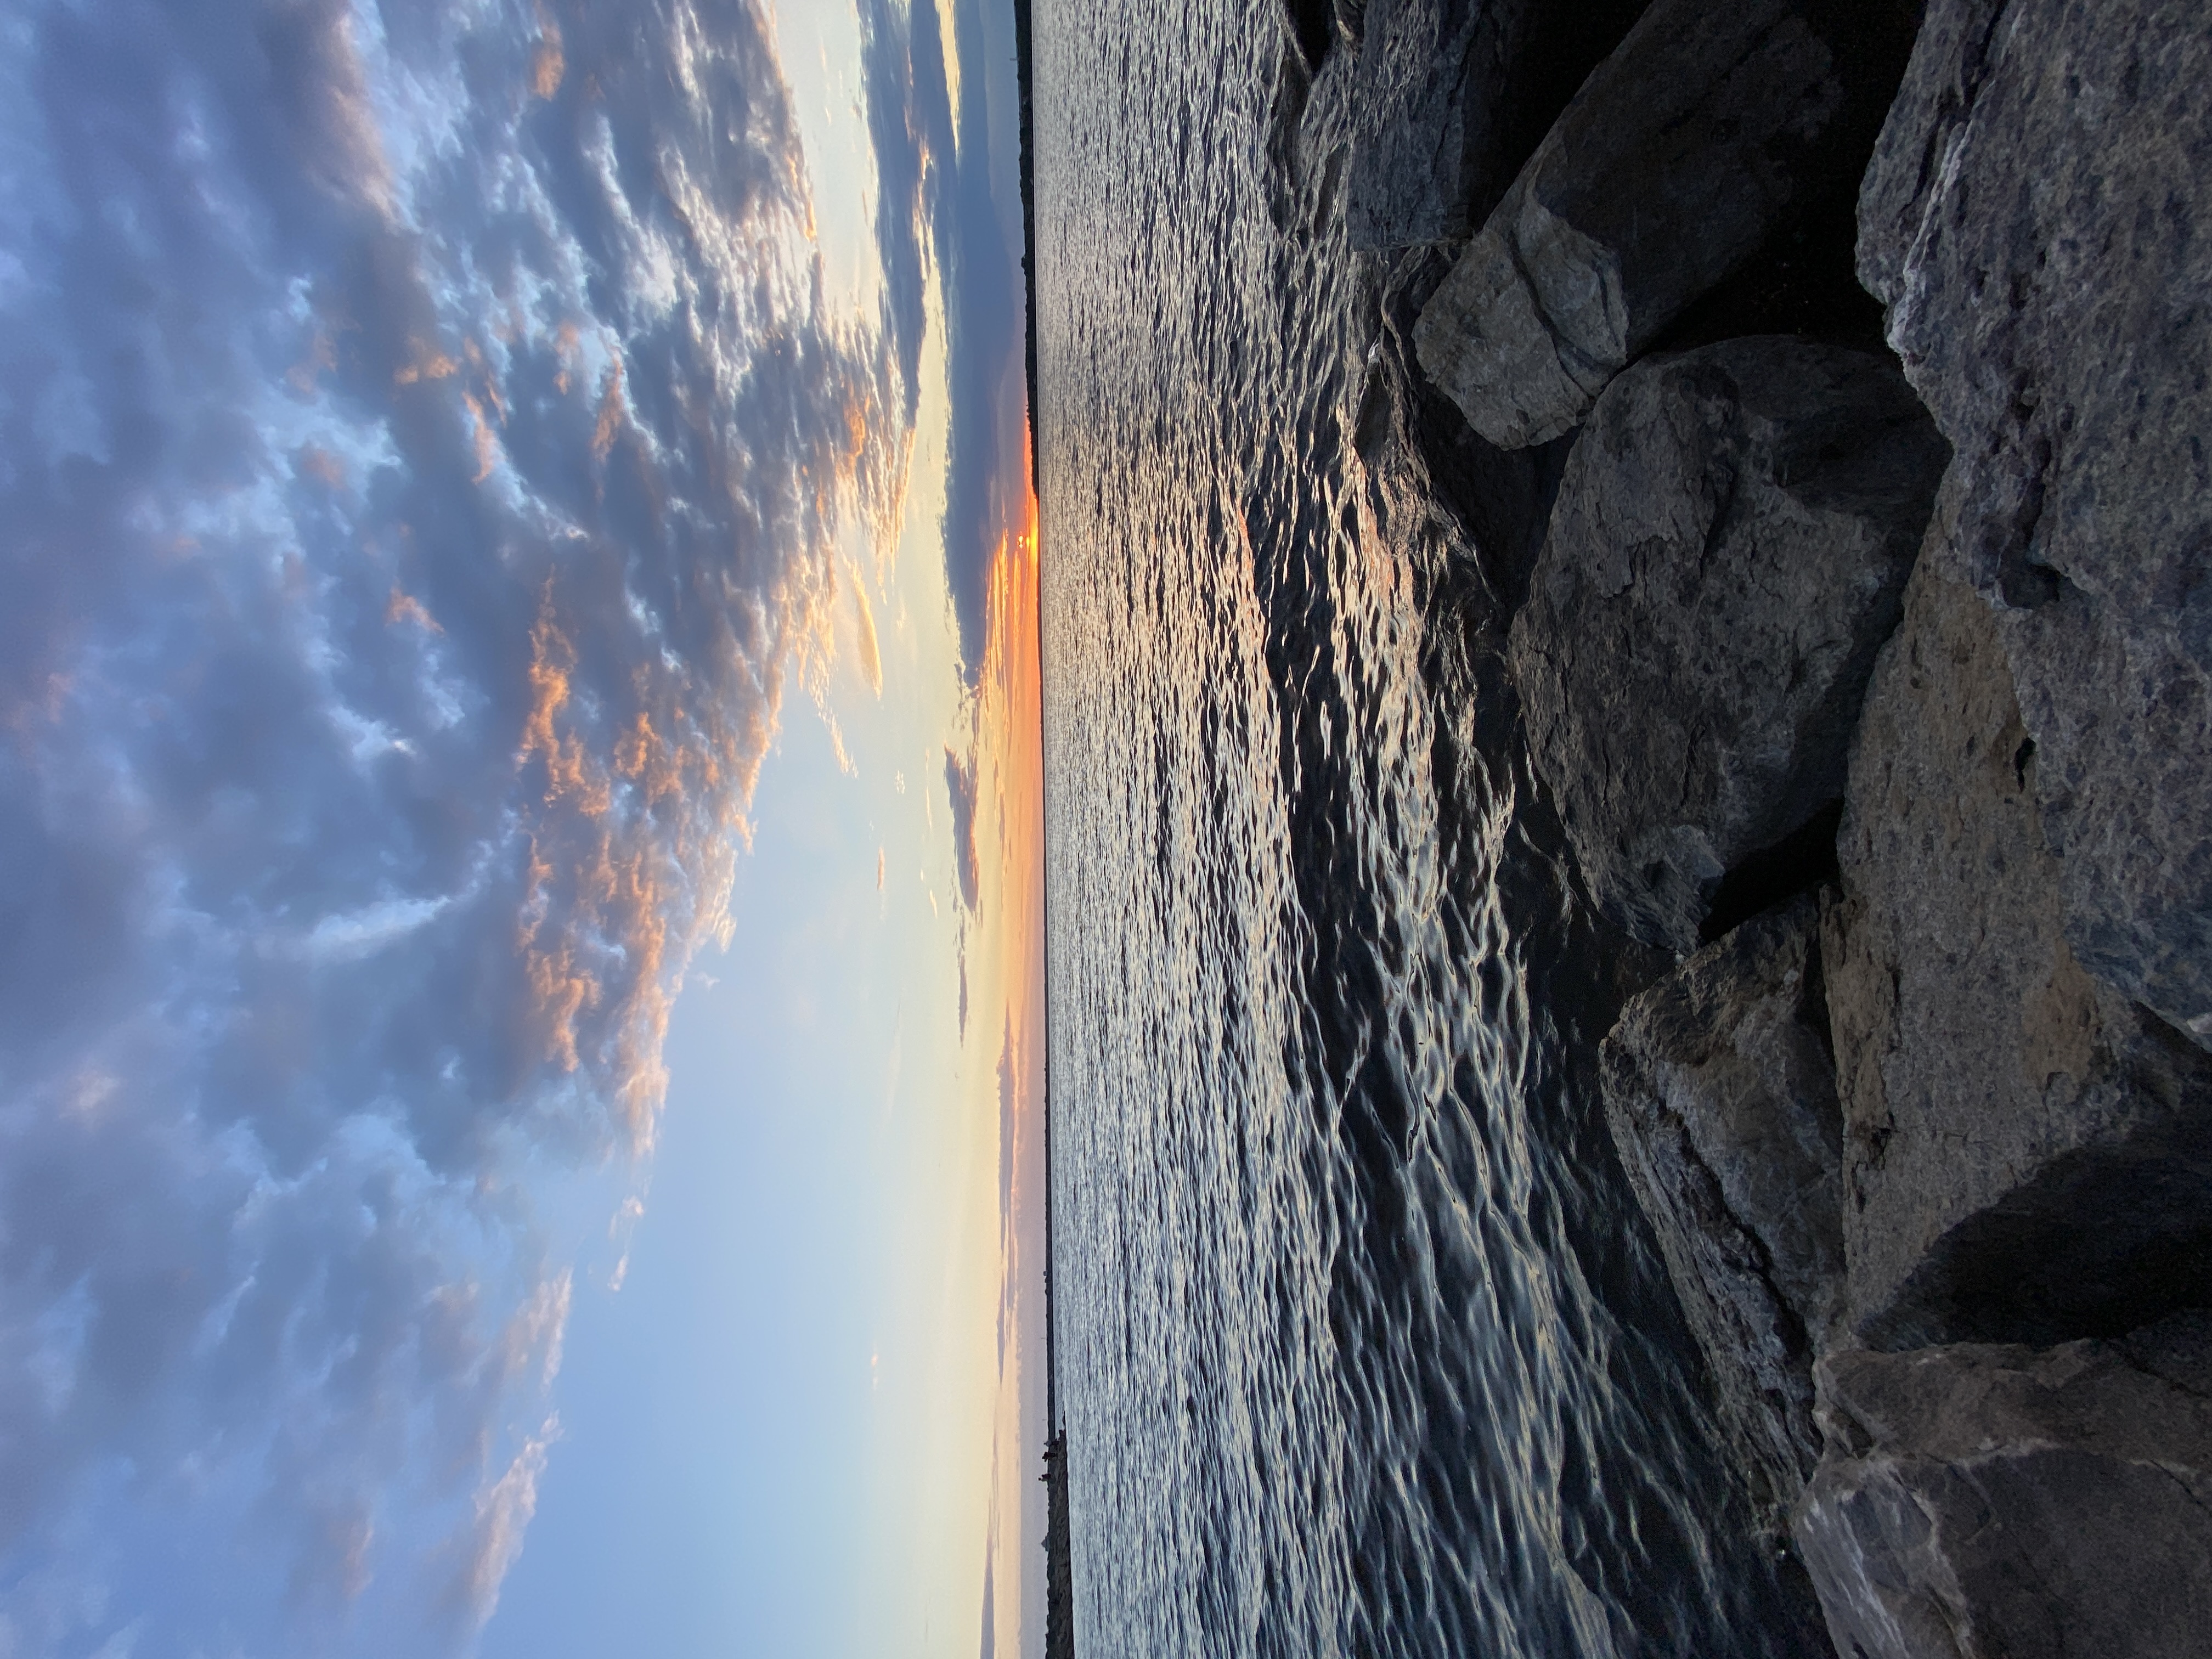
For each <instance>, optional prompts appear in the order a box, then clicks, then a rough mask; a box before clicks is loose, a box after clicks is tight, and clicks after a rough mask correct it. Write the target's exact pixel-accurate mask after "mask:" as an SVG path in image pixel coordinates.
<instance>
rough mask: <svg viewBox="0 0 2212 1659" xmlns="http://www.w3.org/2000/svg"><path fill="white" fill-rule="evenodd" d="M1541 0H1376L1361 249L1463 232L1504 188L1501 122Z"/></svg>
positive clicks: (1369, 46) (1364, 32)
mask: <svg viewBox="0 0 2212 1659" xmlns="http://www.w3.org/2000/svg"><path fill="white" fill-rule="evenodd" d="M1533 11H1534V5H1533V4H1532V3H1531V0H1368V4H1367V6H1366V9H1365V15H1364V21H1363V22H1362V25H1361V33H1360V42H1359V62H1358V66H1357V67H1356V69H1355V70H1353V72H1352V86H1353V93H1352V123H1353V125H1352V155H1351V161H1350V164H1349V166H1348V167H1347V168H1346V176H1345V199H1344V222H1345V228H1346V231H1347V232H1348V234H1350V236H1351V238H1352V246H1354V247H1356V248H1365V249H1378V248H1395V247H1405V246H1410V245H1412V244H1414V243H1417V242H1434V241H1441V240H1443V239H1445V238H1447V237H1454V236H1464V235H1466V234H1467V233H1468V228H1469V227H1470V223H1471V222H1480V216H1481V215H1483V214H1486V213H1487V212H1489V210H1491V208H1492V206H1493V205H1495V204H1496V203H1497V200H1498V196H1499V195H1500V194H1501V193H1502V192H1503V191H1504V186H1505V183H1506V180H1505V179H1503V178H1500V177H1498V172H1499V170H1500V168H1501V167H1508V166H1510V164H1507V163H1504V161H1503V158H1502V157H1501V155H1500V154H1499V148H1500V147H1499V143H1498V125H1499V121H1500V118H1501V117H1502V115H1503V113H1504V110H1505V108H1506V103H1507V98H1508V95H1509V93H1510V85H1511V71H1512V70H1513V68H1514V63H1515V59H1516V56H1517V52H1516V48H1517V47H1518V46H1519V45H1520V42H1521V39H1522V35H1523V34H1524V33H1526V32H1527V29H1528V22H1529V16H1530V14H1531V13H1532V12H1533Z"/></svg>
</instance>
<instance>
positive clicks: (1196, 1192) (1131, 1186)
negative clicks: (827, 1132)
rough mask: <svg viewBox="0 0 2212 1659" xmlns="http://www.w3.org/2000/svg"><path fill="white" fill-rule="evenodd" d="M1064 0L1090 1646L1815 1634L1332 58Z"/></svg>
mask: <svg viewBox="0 0 2212 1659" xmlns="http://www.w3.org/2000/svg"><path fill="white" fill-rule="evenodd" d="M1038 10H1039V14H1040V15H1039V16H1038V18H1037V45H1036V103H1037V133H1036V155H1037V191H1038V200H1039V204H1040V212H1039V218H1038V228H1037V240H1038V318H1039V329H1040V384H1041V396H1040V405H1041V406H1040V410H1039V441H1040V455H1041V461H1040V467H1041V494H1042V513H1043V518H1042V547H1043V557H1044V565H1043V568H1044V585H1043V597H1044V652H1045V664H1046V673H1047V676H1048V679H1047V699H1046V750H1047V767H1048V817H1047V825H1048V848H1049V865H1048V896H1049V915H1050V924H1049V927H1050V931H1049V941H1050V989H1051V997H1052V1033H1051V1089H1052V1101H1053V1111H1054V1161H1055V1164H1054V1204H1055V1229H1056V1234H1057V1243H1056V1252H1057V1259H1056V1262H1055V1273H1056V1284H1057V1288H1058V1299H1057V1313H1056V1319H1057V1322H1058V1340H1059V1352H1060V1358H1059V1367H1060V1399H1061V1402H1062V1406H1061V1409H1062V1414H1063V1416H1064V1418H1065V1420H1066V1426H1067V1430H1068V1436H1069V1443H1070V1468H1071V1471H1072V1481H1073V1536H1074V1570H1075V1582H1076V1599H1077V1608H1076V1629H1077V1636H1078V1640H1079V1650H1080V1651H1082V1652H1083V1653H1084V1654H1085V1655H1086V1656H1088V1659H1101V1656H1147V1659H1150V1656H1173V1655H1184V1654H1190V1655H1196V1654H1205V1655H1229V1654H1269V1655H1273V1654H1282V1655H1326V1654H1357V1655H1378V1656H1381V1655H1414V1654H1421V1655H1478V1654H1479V1655H1498V1656H1507V1655H1528V1656H1545V1659H1565V1656H1574V1655H1605V1654H1619V1655H1623V1656H1627V1655H1632V1654H1654V1655H1657V1654H1670V1655H1673V1654H1680V1655H1691V1654H1695V1655H1700V1656H1710V1655H1723V1654H1737V1653H1741V1654H1762V1653H1774V1654H1783V1653H1789V1652H1793V1651H1796V1644H1794V1643H1793V1642H1791V1641H1790V1640H1789V1639H1788V1638H1786V1637H1784V1635H1783V1634H1781V1633H1780V1625H1781V1616H1780V1615H1779V1613H1778V1612H1777V1610H1776V1609H1777V1607H1778V1602H1777V1601H1776V1600H1775V1595H1774V1589H1773V1581H1772V1576H1771V1575H1772V1567H1771V1564H1770V1563H1769V1562H1768V1561H1767V1560H1766V1559H1765V1558H1764V1557H1763V1556H1762V1555H1761V1554H1760V1553H1759V1552H1758V1551H1757V1550H1756V1549H1755V1548H1754V1547H1753V1546H1752V1545H1751V1544H1750V1543H1749V1542H1748V1541H1747V1527H1746V1525H1745V1522H1744V1520H1743V1517H1742V1515H1741V1512H1740V1511H1739V1510H1735V1509H1734V1508H1732V1507H1731V1505H1732V1504H1735V1501H1736V1500H1735V1498H1733V1497H1732V1496H1731V1495H1730V1493H1729V1490H1728V1489H1727V1488H1726V1487H1725V1486H1723V1483H1722V1481H1721V1480H1720V1478H1719V1476H1718V1475H1717V1472H1716V1470H1715V1468H1714V1467H1713V1465H1712V1462H1711V1455H1710V1453H1709V1451H1708V1450H1707V1447H1708V1445H1709V1438H1710V1431H1709V1429H1708V1427H1707V1425H1706V1424H1705V1419H1704V1418H1703V1416H1702V1414H1701V1409H1700V1407H1699V1405H1698V1404H1697V1401H1698V1399H1699V1383H1698V1380H1697V1376H1696V1373H1695V1371H1694V1370H1693V1369H1692V1365H1691V1364H1690V1362H1689V1361H1688V1360H1686V1358H1684V1357H1683V1356H1684V1355H1685V1353H1686V1346H1685V1339H1684V1338H1683V1336H1682V1334H1681V1330H1680V1321H1679V1315H1678V1314H1677V1313H1676V1312H1675V1311H1674V1304H1673V1302H1672V1298H1671V1297H1670V1295H1669V1294H1668V1291H1666V1290H1665V1289H1664V1285H1663V1279H1662V1275H1661V1274H1660V1273H1659V1272H1658V1270H1657V1268H1656V1262H1655V1257H1654V1255H1653V1252H1652V1251H1651V1249H1650V1246H1649V1243H1648V1241H1647V1240H1646V1239H1645V1238H1644V1236H1643V1234H1642V1231H1641V1224H1640V1222H1639V1221H1637V1220H1636V1219H1635V1218H1634V1215H1633V1211H1632V1206H1631V1204H1630V1201H1629V1200H1628V1198H1627V1196H1626V1190H1625V1188H1624V1187H1623V1186H1622V1184H1621V1182H1620V1176H1619V1174H1618V1172H1617V1170H1615V1168H1614V1166H1613V1162H1612V1155H1611V1153H1610V1151H1609V1149H1608V1148H1607V1144H1606V1141H1605V1135H1604V1131H1603V1127H1602V1124H1601V1121H1599V1119H1598V1117H1597V1115H1596V1113H1595V1104H1594V1102H1593V1101H1592V1100H1591V1098H1590V1091H1589V1085H1588V1078H1587V1072H1588V1065H1589V1060H1588V1055H1589V1046H1590V1044H1591V1042H1593V1040H1594V1038H1595V1036H1596V1035H1598V1032H1599V1030H1601V1026H1600V1027H1598V1028H1597V1029H1596V1030H1593V1029H1590V1026H1591V1023H1592V1022H1593V1021H1595V1020H1598V1019H1601V1018H1602V1015H1603V1007H1604V1002H1603V998H1602V996H1601V994H1597V993H1596V992H1595V991H1594V990H1593V989H1592V987H1593V986H1595V984H1597V982H1598V981H1600V980H1601V978H1602V972H1601V969H1602V966H1603V964H1601V963H1598V964H1595V965H1593V964H1591V963H1589V962H1587V961H1584V960H1583V957H1587V955H1588V954H1589V952H1588V950H1587V935H1586V933H1582V932H1578V931H1577V921H1576V917H1575V912H1574V910H1573V907H1572V902H1571V900H1570V898H1569V897H1568V896H1567V895H1566V894H1565V892H1564V890H1562V889H1561V887H1560V885H1559V883H1558V881H1557V880H1556V879H1555V878H1554V877H1553V873H1552V870H1553V866H1552V865H1551V864H1550V862H1549V860H1547V858H1546V856H1545V854H1544V852H1543V850H1542V849H1543V847H1544V845H1545V842H1544V838H1543V836H1542V834H1541V824H1540V823H1537V822H1536V818H1535V814H1536V812H1537V811H1539V809H1538V808H1536V807H1535V806H1534V805H1531V804H1530V803H1529V802H1528V790H1527V788H1526V786H1525V784H1524V783H1522V781H1518V778H1517V775H1516V770H1515V767H1514V764H1513V763H1511V762H1510V759H1509V758H1508V756H1509V754H1510V744H1508V743H1506V742H1504V741H1503V740H1502V739H1501V736H1500V734H1501V733H1502V732H1507V731H1510V721H1507V720H1500V719H1499V718H1498V714H1499V708H1498V696H1497V694H1496V692H1495V691H1494V690H1486V689H1485V688H1486V684H1494V683H1495V677H1494V674H1493V675H1492V676H1491V677H1490V678H1489V679H1487V680H1486V677H1485V673H1484V671H1483V668H1482V661H1483V658H1482V649H1481V646H1482V641H1483V639H1484V638H1485V637H1486V633H1485V629H1486V628H1490V627H1492V626H1493V625H1494V623H1495V621H1496V617H1497V612H1496V610H1495V607H1494V605H1492V603H1491V601H1490V599H1489V597H1488V593H1487V590H1486V588H1485V587H1484V586H1483V583H1482V581H1481V580H1480V577H1479V576H1477V575H1475V574H1473V572H1474V566H1473V565H1472V564H1471V563H1470V562H1468V560H1467V559H1466V558H1465V556H1464V555H1465V553H1466V551H1467V550H1466V547H1465V544H1463V543H1462V542H1460V541H1459V540H1458V537H1457V532H1456V530H1455V526H1454V524H1453V523H1452V522H1451V521H1450V520H1448V519H1447V518H1445V517H1443V515H1440V514H1438V513H1436V512H1435V511H1433V510H1431V507H1430V506H1429V496H1428V491H1427V490H1426V489H1425V479H1424V476H1423V474H1422V471H1421V463H1420V461H1419V459H1418V457H1417V456H1416V454H1415V453H1413V450H1412V448H1411V447H1410V446H1409V445H1408V444H1407V441H1405V439H1404V437H1403V431H1404V422H1403V421H1402V420H1401V419H1396V418H1394V417H1393V415H1392V408H1391V404H1390V402H1389V390H1390V385H1391V382H1390V381H1389V376H1388V375H1387V374H1383V372H1382V370H1381V369H1380V368H1377V367H1376V365H1377V364H1378V363H1379V362H1381V358H1380V356H1378V354H1379V352H1380V347H1379V346H1378V343H1377V341H1378V328H1379V324H1378V321H1377V318H1378V307H1379V303H1380V301H1379V295H1378V283H1379V277H1378V276H1377V274H1376V272H1375V270H1373V269H1372V268H1371V266H1370V265H1368V264H1363V263H1362V262H1361V261H1360V260H1358V259H1357V258H1354V257H1353V256H1352V255H1351V254H1350V253H1349V252H1348V251H1347V250H1346V246H1345V244H1344V240H1343V236H1342V231H1341V227H1340V203H1339V202H1338V201H1337V199H1336V192H1337V176H1338V173H1339V172H1340V160H1341V155H1342V144H1343V135H1344V128H1345V122H1346V112H1345V110H1344V108H1343V106H1342V102H1343V88H1342V86H1341V84H1340V76H1341V74H1342V66H1341V65H1340V64H1329V65H1325V66H1324V69H1323V70H1322V74H1321V75H1320V76H1319V77H1318V78H1317V80H1316V81H1315V82H1314V84H1313V86H1312V88H1311V94H1310V99H1306V98H1304V95H1303V94H1304V76H1303V75H1302V73H1300V72H1299V70H1298V68H1297V64H1296V62H1295V60H1294V59H1291V60H1288V61H1286V58H1285V46H1286V43H1287V38H1288V37H1287V33H1286V32H1285V31H1284V30H1283V29H1282V28H1281V27H1280V25H1279V21H1278V18H1277V12H1276V9H1274V8H1273V7H1272V6H1268V5H1266V4H1264V3H1259V4H1255V6H1254V7H1253V8H1250V9H1249V10H1244V11H1240V10H1236V9H1231V8H1229V7H1226V6H1224V5H1219V4H1214V5H1208V4H1206V3H1203V0H1186V3H1182V4H1177V3H1174V0H1158V3H1149V4H1147V3H1139V4H1133V5H1129V6H1127V7H1125V8H1122V9H1119V10H1115V11H1109V10H1108V9H1104V8H1090V7H1079V6H1058V5H1040V7H1039V8H1038ZM1578 941H1579V943H1578ZM1578 951H1580V952H1581V954H1580V955H1578V954H1577V952H1578Z"/></svg>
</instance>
